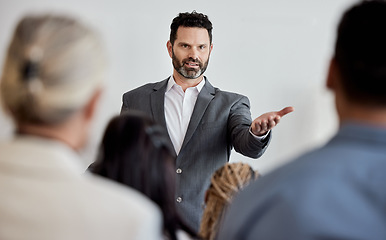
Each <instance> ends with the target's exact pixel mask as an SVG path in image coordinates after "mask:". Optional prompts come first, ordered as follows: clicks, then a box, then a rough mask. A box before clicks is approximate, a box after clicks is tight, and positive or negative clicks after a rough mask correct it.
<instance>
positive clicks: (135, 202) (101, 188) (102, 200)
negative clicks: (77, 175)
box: [84, 173, 160, 220]
mask: <svg viewBox="0 0 386 240" xmlns="http://www.w3.org/2000/svg"><path fill="white" fill-rule="evenodd" d="M84 187H86V188H87V190H86V189H85V192H87V194H88V195H89V197H90V198H91V199H93V200H92V201H90V205H95V206H96V207H98V205H104V206H109V207H110V208H111V209H110V211H112V212H114V211H119V212H121V214H122V215H125V214H128V215H127V216H133V215H136V216H138V220H140V219H148V218H154V219H157V218H159V217H160V210H159V208H158V207H157V206H156V205H155V204H154V203H153V202H151V201H150V200H149V199H148V198H147V197H146V196H144V195H143V194H142V193H140V192H138V191H136V190H134V189H132V188H129V187H126V186H123V185H121V184H118V183H115V182H113V181H110V180H108V179H104V178H102V177H99V176H94V175H92V174H89V173H85V176H84ZM124 212H126V213H124Z"/></svg>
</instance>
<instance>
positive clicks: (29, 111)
mask: <svg viewBox="0 0 386 240" xmlns="http://www.w3.org/2000/svg"><path fill="white" fill-rule="evenodd" d="M104 66H105V57H104V52H103V50H102V46H101V42H100V40H99V39H98V37H97V36H96V34H95V33H94V32H93V31H92V30H90V29H89V28H88V27H87V26H85V25H83V24H81V23H80V22H78V21H76V20H75V19H73V18H69V17H66V16H54V15H51V16H48V15H47V16H38V15H36V16H26V17H24V18H23V19H22V20H21V21H20V22H19V23H18V25H17V27H16V30H15V32H14V35H13V38H12V40H11V43H10V46H9V49H8V53H7V55H6V58H5V65H4V68H3V75H2V78H1V86H0V88H1V98H2V103H3V105H4V109H5V111H7V112H8V113H10V115H11V116H12V118H13V120H14V122H15V125H16V128H17V132H16V133H15V136H14V138H13V139H12V140H10V141H8V142H4V143H1V144H0V153H1V154H0V192H1V195H0V226H1V227H0V239H4V240H16V239H17V240H23V239H28V240H52V239H56V240H61V239H62V240H69V239H71V240H77V239H82V240H84V239H93V240H96V239H101V240H102V239H103V240H106V239H114V240H117V239H122V240H123V239H159V238H160V235H161V216H160V213H159V210H158V208H157V207H156V206H155V205H154V204H153V203H151V201H149V200H148V199H147V198H145V197H143V196H142V195H141V194H139V193H137V192H136V191H134V190H131V189H129V188H124V187H122V186H119V185H118V184H116V183H114V182H112V181H108V180H105V179H102V178H100V177H96V176H92V175H91V174H86V175H85V176H82V172H83V171H82V166H81V162H80V157H79V156H78V154H77V151H78V150H80V149H81V148H82V147H83V146H84V145H85V143H86V140H87V133H88V131H89V128H90V123H91V122H92V119H93V118H94V112H95V109H96V107H97V104H98V99H99V98H100V94H101V89H102V80H103V78H104Z"/></svg>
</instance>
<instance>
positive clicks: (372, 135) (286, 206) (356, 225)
mask: <svg viewBox="0 0 386 240" xmlns="http://www.w3.org/2000/svg"><path fill="white" fill-rule="evenodd" d="M385 171H386V130H385V129H384V128H380V127H373V126H366V125H361V124H358V123H355V124H353V123H346V124H344V125H343V126H342V127H341V128H340V130H339V132H338V134H337V135H336V136H335V137H333V138H332V139H331V141H329V142H328V143H327V144H326V145H325V146H323V147H322V148H319V149H316V150H314V151H311V152H309V153H307V154H304V155H303V156H301V157H300V158H298V159H296V160H294V161H291V162H290V163H289V164H287V165H286V166H283V167H281V168H279V169H277V170H276V171H274V172H271V173H270V174H268V175H266V176H264V177H262V178H260V179H259V180H257V181H256V182H254V183H253V184H251V185H249V186H248V187H247V188H246V189H245V190H244V191H242V192H241V193H240V194H239V195H238V196H237V197H236V198H235V200H234V202H233V204H232V205H231V207H230V209H229V212H228V213H227V214H226V217H225V223H224V224H223V226H222V227H221V228H220V233H219V236H218V239H219V240H220V239H221V240H234V239H238V240H249V239H269V240H281V239H286V240H287V239H296V240H317V239H320V240H322V239H323V240H326V239H347V240H348V239H358V240H359V239H362V240H384V239H386V190H385V183H386V174H385Z"/></svg>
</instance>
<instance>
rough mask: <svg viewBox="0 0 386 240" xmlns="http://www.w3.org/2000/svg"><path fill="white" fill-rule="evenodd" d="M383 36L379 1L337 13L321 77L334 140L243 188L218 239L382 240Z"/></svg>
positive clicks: (383, 4)
mask: <svg viewBox="0 0 386 240" xmlns="http://www.w3.org/2000/svg"><path fill="white" fill-rule="evenodd" d="M385 28H386V1H380V0H375V1H361V2H359V3H356V4H355V5H354V6H352V7H351V8H350V9H348V10H347V11H346V12H345V13H344V15H343V17H342V19H341V21H340V24H339V27H338V31H337V41H336V46H335V52H334V56H333V58H332V60H331V63H330V68H329V73H328V77H327V86H328V88H330V89H331V90H332V91H333V92H334V94H335V105H336V110H337V113H338V116H339V123H340V127H339V130H338V132H337V134H336V135H335V136H334V137H333V138H332V139H331V140H330V141H329V142H327V143H326V144H325V145H324V146H322V147H320V148H318V149H316V150H313V151H311V152H309V153H306V154H304V155H302V156H300V157H299V158H298V159H295V160H294V161H292V162H290V163H289V164H287V165H286V166H283V167H281V168H279V169H278V170H276V171H273V172H272V173H271V174H268V175H267V176H265V177H263V178H261V179H260V180H259V181H257V182H255V183H253V184H251V185H250V186H248V187H247V188H246V189H245V191H243V192H242V193H241V194H240V195H238V197H236V198H235V201H234V202H233V204H232V206H231V207H230V209H229V212H227V216H226V217H225V223H224V225H222V226H221V227H220V229H221V230H220V233H219V238H218V239H221V240H227V239H232V240H234V239H238V240H245V239H297V240H302V239H307V240H309V239H363V240H372V239H377V240H378V239H379V240H380V239H386V227H385V226H386V191H385V189H384V185H383V184H384V183H385V182H386V174H385V170H386V147H385V146H386V44H385V43H386V31H385Z"/></svg>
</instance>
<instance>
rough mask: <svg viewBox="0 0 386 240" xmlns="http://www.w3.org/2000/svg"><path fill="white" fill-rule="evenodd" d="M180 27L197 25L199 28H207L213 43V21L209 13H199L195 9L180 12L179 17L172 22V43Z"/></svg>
mask: <svg viewBox="0 0 386 240" xmlns="http://www.w3.org/2000/svg"><path fill="white" fill-rule="evenodd" d="M179 27H197V28H205V29H206V30H207V31H208V34H209V40H210V43H212V29H213V27H212V22H211V21H209V18H208V16H207V15H204V14H202V13H197V12H196V11H193V12H191V13H189V12H185V13H180V14H178V16H177V17H175V18H174V19H173V22H172V24H171V25H170V39H169V40H170V42H171V43H172V45H173V44H174V41H175V40H176V39H177V30H178V28H179Z"/></svg>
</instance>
